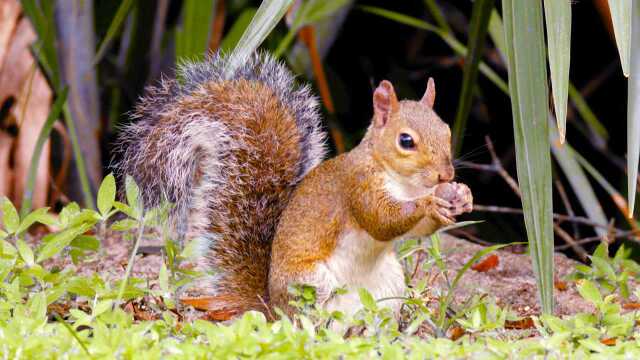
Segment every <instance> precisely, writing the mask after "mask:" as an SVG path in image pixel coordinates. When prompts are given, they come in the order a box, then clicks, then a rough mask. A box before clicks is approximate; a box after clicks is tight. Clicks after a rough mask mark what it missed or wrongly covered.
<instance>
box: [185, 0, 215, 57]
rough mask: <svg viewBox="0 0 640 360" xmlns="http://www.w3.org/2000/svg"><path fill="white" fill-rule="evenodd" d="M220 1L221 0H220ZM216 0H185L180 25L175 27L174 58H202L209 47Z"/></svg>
mask: <svg viewBox="0 0 640 360" xmlns="http://www.w3.org/2000/svg"><path fill="white" fill-rule="evenodd" d="M221 1H222V0H221ZM215 6H216V0H185V1H184V2H183V4H182V27H181V28H179V29H176V60H177V61H179V60H181V59H202V58H204V55H205V53H206V51H207V49H208V48H209V37H210V36H211V23H212V22H213V18H214V16H213V15H214V12H215Z"/></svg>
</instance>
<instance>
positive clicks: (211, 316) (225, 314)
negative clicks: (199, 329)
mask: <svg viewBox="0 0 640 360" xmlns="http://www.w3.org/2000/svg"><path fill="white" fill-rule="evenodd" d="M236 315H238V311H237V310H236V309H220V310H209V311H207V312H206V313H205V314H204V316H202V317H201V319H202V320H209V321H227V320H231V319H233V318H234V317H235V316H236Z"/></svg>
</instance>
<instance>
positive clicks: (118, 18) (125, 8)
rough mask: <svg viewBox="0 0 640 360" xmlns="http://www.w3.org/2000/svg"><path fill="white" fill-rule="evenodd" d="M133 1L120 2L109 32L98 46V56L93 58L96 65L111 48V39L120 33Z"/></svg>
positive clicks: (124, 0)
mask: <svg viewBox="0 0 640 360" xmlns="http://www.w3.org/2000/svg"><path fill="white" fill-rule="evenodd" d="M133 1H134V0H123V1H122V2H121V3H120V6H118V10H117V11H116V14H115V15H114V17H113V20H111V24H109V28H108V29H107V34H106V35H105V36H104V39H103V40H102V43H101V44H100V46H99V47H98V51H97V52H96V56H95V58H94V59H93V64H94V65H95V64H97V63H99V62H100V60H101V59H102V57H103V56H104V53H105V52H106V51H107V49H108V48H109V45H111V41H112V40H113V38H114V37H115V36H116V34H117V33H118V30H120V27H121V26H122V24H123V23H124V20H125V19H126V18H127V15H128V14H129V10H130V9H131V5H133Z"/></svg>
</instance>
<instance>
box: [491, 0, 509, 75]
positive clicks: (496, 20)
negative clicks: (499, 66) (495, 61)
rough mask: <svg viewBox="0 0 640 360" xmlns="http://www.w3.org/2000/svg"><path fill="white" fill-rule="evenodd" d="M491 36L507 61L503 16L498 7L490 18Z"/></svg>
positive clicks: (503, 58) (501, 55)
mask: <svg viewBox="0 0 640 360" xmlns="http://www.w3.org/2000/svg"><path fill="white" fill-rule="evenodd" d="M488 30H489V37H491V41H493V45H495V47H496V49H498V53H499V54H500V57H501V58H502V60H503V61H504V62H505V64H506V63H507V59H506V58H505V56H506V54H505V53H506V50H505V49H506V48H507V44H505V40H504V26H503V25H502V18H501V17H500V14H498V11H497V10H496V9H493V11H492V12H491V19H489V29H488Z"/></svg>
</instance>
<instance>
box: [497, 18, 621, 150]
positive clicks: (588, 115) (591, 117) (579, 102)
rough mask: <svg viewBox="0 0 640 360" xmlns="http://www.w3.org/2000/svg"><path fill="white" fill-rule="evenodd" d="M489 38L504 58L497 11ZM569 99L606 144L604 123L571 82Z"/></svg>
mask: <svg viewBox="0 0 640 360" xmlns="http://www.w3.org/2000/svg"><path fill="white" fill-rule="evenodd" d="M489 36H490V37H491V40H492V41H493V43H494V44H495V45H496V48H497V49H498V52H499V53H500V56H502V57H503V58H504V56H505V53H506V45H505V42H504V27H503V25H502V19H501V18H500V15H499V14H498V12H497V11H494V12H493V13H492V14H491V20H490V22H489ZM568 90H569V98H571V101H572V102H573V105H574V106H575V107H576V110H578V113H579V114H580V116H581V117H582V119H583V120H584V121H585V122H586V123H587V126H589V127H590V128H591V130H592V131H593V132H594V133H595V134H597V135H598V136H600V137H601V138H602V139H603V140H604V141H605V142H606V141H607V140H608V139H609V133H608V132H607V129H606V128H605V127H604V125H602V122H600V120H598V117H597V116H596V114H594V112H593V111H592V110H591V108H590V107H589V104H587V102H586V101H585V100H584V98H583V97H582V95H580V92H579V91H578V90H577V89H576V87H575V86H573V84H572V83H571V82H569V88H568Z"/></svg>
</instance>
